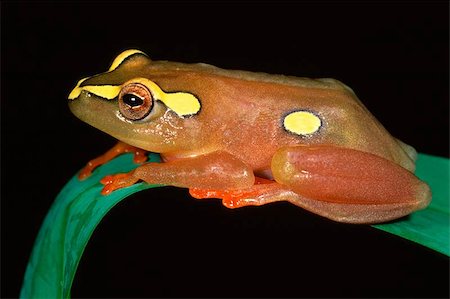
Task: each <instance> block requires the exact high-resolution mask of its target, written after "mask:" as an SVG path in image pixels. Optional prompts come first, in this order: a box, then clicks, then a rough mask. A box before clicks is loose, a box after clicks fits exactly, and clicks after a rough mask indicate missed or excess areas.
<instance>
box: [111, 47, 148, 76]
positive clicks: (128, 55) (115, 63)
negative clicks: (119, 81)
mask: <svg viewBox="0 0 450 299" xmlns="http://www.w3.org/2000/svg"><path fill="white" fill-rule="evenodd" d="M135 55H143V56H145V57H147V58H148V55H147V54H145V53H144V52H142V51H140V50H135V49H132V50H126V51H123V52H122V53H120V54H119V55H117V57H116V58H115V59H114V61H113V62H112V64H111V66H110V67H109V69H108V72H112V71H114V70H115V69H117V68H118V67H119V66H120V65H122V64H123V63H124V62H125V61H126V60H128V59H130V58H131V57H132V56H135Z"/></svg>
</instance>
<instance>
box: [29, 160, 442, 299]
mask: <svg viewBox="0 0 450 299" xmlns="http://www.w3.org/2000/svg"><path fill="white" fill-rule="evenodd" d="M149 157H150V161H153V162H157V161H160V158H159V156H158V155H156V154H151V155H150V156H149ZM132 159H133V156H132V154H126V155H122V156H119V157H118V158H116V159H114V160H112V161H110V162H109V163H107V164H105V165H103V166H101V167H99V168H98V169H96V170H95V171H94V173H93V174H92V176H90V177H89V178H88V179H86V180H84V181H79V180H78V178H77V177H76V176H74V177H73V178H72V179H71V180H70V181H69V182H68V183H67V184H66V186H64V188H63V189H62V190H61V192H60V193H59V194H58V196H57V198H56V200H55V202H54V203H53V205H52V207H51V208H50V211H49V212H48V214H47V216H46V218H45V220H44V223H43V224H42V227H41V229H40V231H39V234H38V236H37V239H36V242H35V245H34V248H33V251H32V254H31V257H30V261H29V263H28V266H27V269H26V273H25V278H24V282H23V286H22V290H21V294H20V297H21V298H68V297H70V288H71V285H72V281H73V278H74V276H75V272H76V269H77V266H78V263H79V261H80V258H81V255H82V254H83V251H84V248H85V247H86V244H87V242H88V240H89V238H90V237H91V235H92V233H93V231H94V229H95V228H96V227H97V225H98V224H99V222H100V221H101V220H102V218H103V217H104V216H105V215H106V214H107V213H108V211H109V210H110V209H111V208H112V207H114V206H115V205H116V204H117V203H118V202H120V201H121V200H122V199H124V198H126V197H127V196H128V195H131V194H133V193H135V192H138V191H141V190H144V189H148V188H154V187H158V186H159V185H149V184H145V183H139V184H136V185H133V186H131V187H128V188H124V189H119V190H117V191H115V192H113V193H111V194H110V195H108V196H102V195H101V194H100V190H101V189H102V185H101V184H100V183H99V181H100V179H101V178H102V177H104V176H105V175H107V174H111V173H118V172H127V171H130V170H132V169H133V168H135V167H137V164H134V163H133V161H132ZM416 173H417V175H418V176H419V177H420V178H421V179H422V180H424V181H426V182H427V183H429V184H430V186H431V189H432V191H433V200H432V202H431V204H430V206H429V207H428V208H426V209H425V210H422V211H418V212H416V213H413V214H412V215H410V216H408V217H405V218H403V219H400V220H398V221H395V222H392V223H387V224H380V225H374V227H375V228H377V229H381V230H383V231H387V232H390V233H392V234H395V235H398V236H400V237H403V238H406V239H408V240H411V241H414V242H416V243H419V244H422V245H424V246H427V247H429V248H431V249H433V250H436V251H438V252H441V253H443V254H446V255H450V250H449V246H450V240H449V237H450V233H449V186H448V184H449V160H448V159H445V158H440V157H434V156H430V155H424V154H419V159H418V164H417V172H416Z"/></svg>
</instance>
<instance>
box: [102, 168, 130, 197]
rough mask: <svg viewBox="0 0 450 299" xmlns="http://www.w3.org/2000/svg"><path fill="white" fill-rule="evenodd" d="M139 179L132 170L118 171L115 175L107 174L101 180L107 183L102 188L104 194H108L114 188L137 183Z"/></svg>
mask: <svg viewBox="0 0 450 299" xmlns="http://www.w3.org/2000/svg"><path fill="white" fill-rule="evenodd" d="M138 180H139V179H137V178H135V177H134V176H133V175H132V172H128V173H118V174H113V175H107V176H105V177H104V178H103V179H101V180H100V183H102V184H103V185H105V186H104V187H103V189H102V192H101V193H102V194H103V195H108V194H109V193H111V192H113V191H114V190H117V189H121V188H125V187H128V186H131V185H133V184H135V183H136V182H137V181H138Z"/></svg>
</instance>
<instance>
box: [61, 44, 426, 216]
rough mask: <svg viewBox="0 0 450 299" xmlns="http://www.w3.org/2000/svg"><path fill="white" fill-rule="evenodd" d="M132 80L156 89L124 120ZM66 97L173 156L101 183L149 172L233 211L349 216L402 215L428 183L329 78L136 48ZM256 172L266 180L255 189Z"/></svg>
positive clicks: (97, 122) (76, 107) (408, 154)
mask: <svg viewBox="0 0 450 299" xmlns="http://www.w3.org/2000/svg"><path fill="white" fill-rule="evenodd" d="M133 84H134V85H136V84H137V85H139V86H140V87H139V88H141V89H142V90H144V91H143V92H144V95H141V94H139V93H141V91H139V90H141V89H139V90H138V92H137V94H136V93H135V89H133V88H134V87H133V88H131V87H129V90H130V92H131V93H132V94H133V93H134V95H138V96H141V97H145V92H146V91H145V90H147V91H150V93H149V94H151V96H149V97H150V99H151V101H150V102H149V103H150V104H149V105H151V108H150V109H149V111H150V112H148V111H147V112H146V111H143V112H142V113H143V115H144V112H145V113H148V115H146V116H145V117H144V118H142V119H134V118H133V119H127V113H129V112H127V111H131V110H133V109H134V108H136V107H131V106H129V105H128V106H127V105H126V104H125V107H126V109H128V110H125V111H123V110H121V109H122V108H120V105H118V104H117V98H119V101H124V100H122V98H121V97H122V94H126V92H124V90H126V88H128V87H126V86H131V85H133ZM105 86H106V87H105ZM69 98H71V99H76V100H74V101H71V103H70V105H71V109H72V111H73V112H74V113H75V114H76V115H77V116H78V117H79V118H81V119H82V120H84V121H86V122H88V123H90V124H91V125H93V126H95V127H97V128H99V129H101V130H103V131H105V132H107V133H109V134H110V135H112V136H114V137H116V138H117V139H119V140H120V141H122V142H124V143H127V144H129V145H131V146H134V147H137V148H140V149H144V150H147V151H152V152H157V153H160V154H161V156H162V157H163V160H164V161H165V162H166V163H163V164H161V165H155V164H154V163H149V164H146V165H143V166H141V167H139V168H140V169H139V168H138V169H137V170H136V171H134V172H132V173H130V174H128V175H127V176H125V177H124V176H120V177H118V176H116V177H115V178H113V179H112V180H109V181H108V180H107V181H108V182H107V183H106V184H107V186H106V189H108V187H110V189H111V190H114V189H115V188H117V187H122V186H125V185H130V184H132V183H134V182H136V181H137V180H138V179H142V180H145V181H147V182H150V183H165V184H171V185H176V186H182V187H188V188H190V189H191V194H193V195H194V196H195V197H201V198H204V197H221V198H223V199H224V204H226V205H227V206H229V207H236V206H244V205H259V204H264V203H268V202H272V201H278V200H288V201H290V202H293V203H295V204H297V205H300V206H302V207H304V208H307V209H309V210H311V211H313V212H316V213H318V214H321V215H323V216H326V217H329V218H331V219H334V220H338V221H346V222H378V221H385V220H389V219H393V218H397V217H400V216H403V215H406V214H408V213H410V212H411V211H413V210H416V209H419V208H423V207H424V206H426V205H427V204H428V202H429V200H430V192H429V188H428V186H427V185H426V184H425V183H423V182H421V181H420V180H418V179H417V178H416V177H415V176H414V175H413V174H412V172H413V171H414V160H415V151H414V149H413V148H412V147H410V146H408V145H406V144H404V143H402V142H401V141H399V140H397V139H395V138H394V137H392V136H391V135H390V134H389V133H388V132H387V131H386V130H385V129H384V128H383V126H382V125H381V124H380V123H379V122H378V121H377V120H376V119H375V118H374V117H373V116H372V115H371V114H370V112H369V111H368V110H367V109H366V108H365V107H364V105H363V104H362V103H361V102H360V101H359V100H358V99H357V97H356V95H355V94H354V93H353V91H352V90H351V89H350V88H348V87H347V86H345V85H344V84H342V83H340V82H339V81H336V80H333V79H317V80H313V79H307V78H295V77H287V76H280V75H268V74H263V73H251V72H244V71H228V70H222V69H219V68H216V67H213V66H210V65H205V64H181V63H173V62H166V61H151V60H150V59H148V57H146V55H145V54H143V53H142V52H140V51H135V50H131V51H126V52H124V53H122V54H121V55H119V56H118V57H117V58H116V60H115V61H114V63H113V66H112V67H111V68H110V71H109V72H106V73H103V74H99V75H96V76H93V77H90V78H87V79H85V80H84V81H80V82H79V84H78V85H77V87H76V88H75V89H74V90H73V91H72V93H71V95H70V97H69ZM105 99H107V100H105ZM133 105H134V104H133ZM121 107H124V104H123V105H122V106H121ZM131 108H133V109H131ZM137 109H141V106H138V107H137ZM142 109H143V108H142ZM133 111H134V110H133ZM133 111H132V112H131V114H130V117H134V115H135V114H133V113H135V112H133ZM136 111H138V113H140V112H139V110H136ZM93 167H95V165H94V166H91V167H90V168H89V171H90V170H92V169H93ZM183 176H184V177H183ZM255 176H256V177H260V178H265V179H268V180H270V181H266V180H261V179H258V178H257V179H256V183H257V184H256V185H255ZM380 180H381V181H380ZM398 180H400V181H398ZM261 182H263V183H264V184H260V183H261ZM336 184H337V185H336ZM398 186H404V188H403V189H401V192H399V190H398ZM341 187H342V188H341ZM355 188H356V189H359V191H355ZM391 188H393V189H394V190H391V191H392V192H386V190H387V189H389V190H390V189H391ZM331 190H335V192H332V191H331ZM339 192H341V193H342V192H344V193H350V194H337V193H339ZM352 194H353V195H352Z"/></svg>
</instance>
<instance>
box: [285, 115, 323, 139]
mask: <svg viewBox="0 0 450 299" xmlns="http://www.w3.org/2000/svg"><path fill="white" fill-rule="evenodd" d="M283 125H284V127H285V129H286V130H287V131H289V132H291V133H294V134H298V135H310V134H313V133H315V132H317V131H318V130H319V128H320V126H321V125H322V121H321V120H320V118H319V117H318V116H317V115H315V114H314V113H312V112H308V111H296V112H292V113H290V114H288V115H287V116H286V117H285V118H284V120H283Z"/></svg>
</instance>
